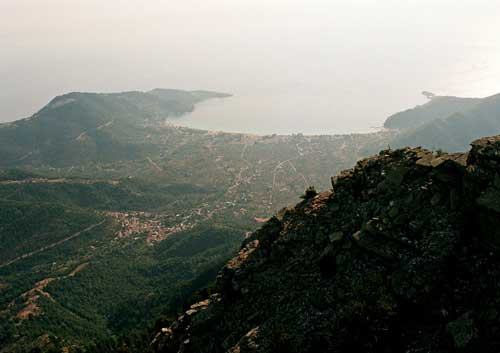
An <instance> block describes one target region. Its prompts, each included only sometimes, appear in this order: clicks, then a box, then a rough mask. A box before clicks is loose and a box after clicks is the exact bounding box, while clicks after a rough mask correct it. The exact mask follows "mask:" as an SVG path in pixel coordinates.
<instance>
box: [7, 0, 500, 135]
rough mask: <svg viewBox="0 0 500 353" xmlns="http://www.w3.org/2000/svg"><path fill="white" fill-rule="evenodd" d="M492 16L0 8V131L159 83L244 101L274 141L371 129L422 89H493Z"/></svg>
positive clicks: (425, 8)
mask: <svg viewBox="0 0 500 353" xmlns="http://www.w3.org/2000/svg"><path fill="white" fill-rule="evenodd" d="M430 5H432V6H430ZM499 12H500V11H499V6H498V5H497V4H496V3H495V2H492V1H486V0H479V1H463V2H460V3H457V2H456V1H448V0H441V1H406V2H401V1H393V0H390V1H389V0H387V1H384V2H383V3H381V2H380V1H375V0H362V1H361V0H358V1H319V0H314V1H290V0H289V1H282V0H268V1H264V0H257V1H238V2H234V1H229V0H214V1H210V3H208V2H201V1H193V0H191V1H189V0H188V1H182V2H180V1H175V2H174V1H172V2H168V3H164V2H161V1H150V2H147V3H146V4H144V3H143V2H140V1H136V0H133V1H130V0H129V1H126V0H122V1H120V0H108V1H106V2H102V1H97V0H86V1H80V0H77V1H71V2H68V1H65V0H48V1H44V2H43V3H42V2H39V1H35V0H5V1H2V2H1V3H0V13H2V15H1V17H2V21H0V36H1V38H2V42H3V43H4V50H3V53H2V56H1V59H0V60H1V61H2V65H0V75H1V77H2V81H1V83H0V85H1V87H0V88H1V89H0V121H3V122H6V121H13V120H17V119H20V118H24V117H28V116H30V115H31V114H33V113H34V112H35V111H37V110H38V109H40V108H41V107H42V106H44V105H45V104H46V103H47V102H48V101H49V100H50V99H51V98H53V97H54V96H56V95H60V94H63V93H66V92H70V91H92V92H114V91H128V90H148V89H151V88H155V87H165V88H179V89H207V90H215V91H222V92H228V93H232V94H234V95H235V97H252V98H251V99H252V102H253V101H255V103H252V105H256V107H255V110H254V111H253V114H254V116H259V117H261V118H260V119H261V121H259V122H256V124H260V123H262V124H264V123H268V124H270V125H275V126H277V127H276V129H280V126H281V125H283V124H286V125H287V126H286V129H284V130H286V131H297V132H300V130H301V128H304V124H305V123H307V124H308V125H307V126H311V127H313V128H315V129H318V130H321V131H325V130H328V131H330V130H331V131H337V130H338V132H342V131H344V130H349V129H350V127H351V126H352V127H353V128H355V129H358V127H359V129H361V128H362V127H364V128H369V127H372V126H379V125H380V124H381V122H382V121H383V119H385V117H386V116H387V115H389V114H391V113H393V112H396V111H398V110H401V109H406V108H409V107H412V106H414V105H416V104H420V103H422V102H424V101H425V98H424V97H422V96H421V95H420V92H421V91H422V90H429V91H432V92H435V93H436V94H442V95H458V96H480V97H481V96H487V95H491V94H495V93H497V92H500V83H498V82H500V80H499V79H500V46H499V45H498V43H497V38H496V36H497V35H498V33H500V23H499V22H498V21H496V18H497V17H498V14H499ZM253 97H265V102H264V101H261V102H260V103H259V101H258V100H256V99H255V98H253ZM234 101H237V99H235V100H233V102H234ZM228 102H229V101H228ZM249 102H250V101H247V103H245V104H243V105H241V107H240V108H241V120H240V121H241V122H245V123H246V120H245V119H247V116H248V115H245V114H243V113H244V112H246V113H247V114H248V109H247V108H248V105H249V104H250V103H249ZM288 102H289V103H290V104H288ZM217 104H223V105H224V104H226V105H227V104H229V103H220V102H217ZM231 104H233V103H231ZM240 108H239V107H238V106H237V105H236V106H235V105H234V104H233V106H231V109H229V110H227V111H224V109H222V108H220V109H219V108H218V109H219V110H217V109H215V112H216V113H217V114H221V115H223V114H230V116H228V117H227V119H235V118H234V117H233V115H236V114H238V113H240V111H239V110H238V109H240ZM201 112H203V110H202V111H201ZM210 114H213V111H210ZM210 114H209V115H207V116H208V117H210V116H211V115H210ZM304 115H307V116H305V117H304ZM278 116H279V119H278V118H277V117H278ZM273 117H275V120H273ZM227 119H226V121H227ZM213 121H214V124H215V125H217V122H216V119H214V120H213ZM236 121H238V120H236ZM237 127H238V126H236V128H237ZM337 127H338V129H337ZM212 129H218V127H217V126H213V127H212ZM336 129H337V130H336Z"/></svg>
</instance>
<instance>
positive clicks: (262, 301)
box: [153, 136, 500, 353]
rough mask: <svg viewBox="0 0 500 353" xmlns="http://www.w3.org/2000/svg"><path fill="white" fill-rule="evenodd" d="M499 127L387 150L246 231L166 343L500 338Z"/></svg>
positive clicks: (406, 347) (328, 348) (335, 345)
mask: <svg viewBox="0 0 500 353" xmlns="http://www.w3.org/2000/svg"><path fill="white" fill-rule="evenodd" d="M499 174H500V136H499V137H492V138H485V139H481V140H478V141H475V142H474V143H472V149H471V150H470V152H469V153H466V154H451V155H436V154H434V153H432V152H430V151H427V150H425V149H421V148H413V149H410V148H406V149H400V150H386V151H382V152H380V154H379V155H378V156H375V157H372V158H368V159H365V160H362V161H360V162H359V163H358V164H357V165H356V166H355V167H354V168H353V169H351V170H346V171H344V172H342V173H341V174H340V175H338V176H336V177H334V178H332V189H331V190H329V191H326V192H323V193H320V194H316V193H315V192H311V191H309V192H308V193H306V195H305V199H304V201H303V202H301V203H299V204H298V205H296V206H295V207H290V208H287V209H284V210H282V211H281V212H280V213H278V214H277V215H276V216H275V217H273V218H272V219H271V220H269V221H268V222H267V223H266V224H265V225H264V226H263V227H262V228H261V229H260V230H258V231H257V232H255V233H254V234H253V235H252V236H251V237H249V238H248V239H247V240H246V241H245V243H244V244H243V246H242V248H241V251H240V252H239V254H238V255H237V256H236V257H235V258H233V259H232V260H231V261H229V262H228V263H227V264H226V266H225V267H224V268H223V269H222V270H221V272H220V274H219V276H218V279H217V284H216V288H215V291H214V292H213V293H214V294H211V295H210V296H208V297H207V298H206V300H204V301H202V302H200V303H197V304H195V305H193V306H192V307H191V309H190V310H188V311H187V312H186V313H184V314H183V315H182V316H180V317H179V318H178V320H177V321H175V322H173V323H171V325H170V326H169V327H164V328H162V329H161V331H160V332H159V333H158V334H157V336H156V337H155V339H154V342H153V347H154V349H155V350H156V351H157V352H165V353H170V352H184V353H188V352H207V353H208V352H211V353H217V352H231V353H236V352H241V353H243V352H462V351H463V352H465V351H467V352H498V351H500V257H499V252H498V251H499V249H500V176H499Z"/></svg>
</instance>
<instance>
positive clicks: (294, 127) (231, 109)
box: [171, 95, 423, 134]
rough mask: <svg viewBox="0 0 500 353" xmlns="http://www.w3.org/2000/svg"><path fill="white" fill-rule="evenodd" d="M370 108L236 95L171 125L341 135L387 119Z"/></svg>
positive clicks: (326, 98)
mask: <svg viewBox="0 0 500 353" xmlns="http://www.w3.org/2000/svg"><path fill="white" fill-rule="evenodd" d="M417 99H419V97H417ZM419 100H420V101H423V99H419ZM416 101H417V100H416ZM348 103H351V104H348ZM416 103H417V102H416ZM371 108H372V107H363V106H353V105H352V102H348V101H344V102H339V101H338V100H336V99H334V98H332V97H331V96H328V95H325V96H307V95H300V96H293V95H292V96H280V95H270V96H258V95H242V96H238V95H235V96H233V97H230V98H225V99H214V100H209V101H206V102H203V103H200V104H198V105H197V106H196V110H195V111H194V112H193V113H190V114H188V115H186V116H183V117H181V118H176V119H172V120H171V122H172V123H173V124H175V125H181V126H187V127H192V128H197V129H203V130H217V131H227V132H244V133H255V134H273V133H277V134H292V133H303V134H344V133H353V132H370V131H374V130H376V129H378V128H380V127H381V126H382V124H383V121H384V118H385V116H386V114H385V112H384V108H383V107H378V108H379V109H378V110H379V112H378V114H374V112H373V111H370V110H371ZM385 110H387V108H386V109H385ZM377 115H378V116H377ZM366 117H369V119H366ZM367 120H368V121H370V122H375V123H374V124H370V123H367Z"/></svg>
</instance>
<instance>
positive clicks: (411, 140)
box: [385, 94, 500, 152]
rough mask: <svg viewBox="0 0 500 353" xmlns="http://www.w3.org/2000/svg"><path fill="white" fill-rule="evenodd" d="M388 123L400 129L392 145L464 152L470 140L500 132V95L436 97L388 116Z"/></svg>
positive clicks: (391, 126)
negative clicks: (479, 97)
mask: <svg viewBox="0 0 500 353" xmlns="http://www.w3.org/2000/svg"><path fill="white" fill-rule="evenodd" d="M385 126H386V127H390V128H397V129H399V130H400V131H399V133H398V134H397V135H396V136H395V137H394V138H393V139H392V140H391V142H390V145H391V147H404V146H413V147H415V146H423V147H426V148H431V149H443V150H446V151H448V152H457V151H465V150H467V148H468V141H471V140H474V139H477V138H480V137H482V136H486V135H491V134H498V133H500V94H498V95H494V96H490V97H487V98H482V99H477V98H458V97H436V98H433V99H432V100H431V101H430V102H429V103H427V104H424V105H422V106H419V107H416V108H414V109H411V110H408V111H405V112H401V113H398V114H395V115H393V116H391V117H389V118H388V119H387V121H386V123H385Z"/></svg>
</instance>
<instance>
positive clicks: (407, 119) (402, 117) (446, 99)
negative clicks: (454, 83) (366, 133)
mask: <svg viewBox="0 0 500 353" xmlns="http://www.w3.org/2000/svg"><path fill="white" fill-rule="evenodd" d="M480 102H481V99H480V98H460V97H451V96H435V97H434V98H432V99H430V101H429V102H427V103H425V104H422V105H418V106H416V107H415V108H412V109H407V110H405V111H402V112H399V113H396V114H394V115H391V116H390V117H388V118H387V120H386V121H385V123H384V127H385V128H387V129H410V128H415V127H418V126H420V125H423V124H425V123H428V122H429V121H433V120H436V119H444V118H447V117H448V116H450V115H452V114H454V113H458V112H461V111H464V110H468V109H470V108H472V107H474V106H475V105H476V104H478V103H480Z"/></svg>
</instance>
